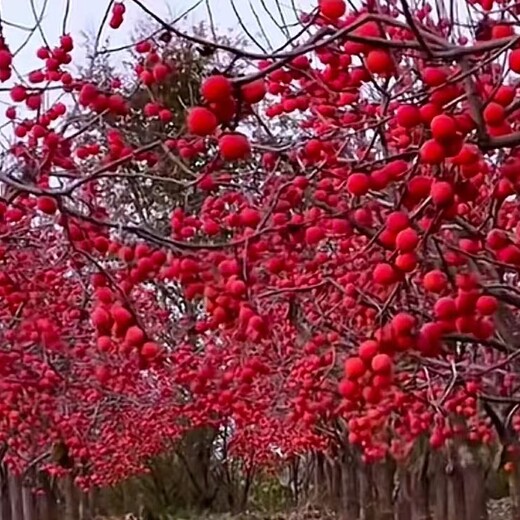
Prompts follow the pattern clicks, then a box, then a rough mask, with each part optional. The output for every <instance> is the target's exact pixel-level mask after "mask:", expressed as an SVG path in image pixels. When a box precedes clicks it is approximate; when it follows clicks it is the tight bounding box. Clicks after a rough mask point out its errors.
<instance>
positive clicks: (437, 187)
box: [430, 181, 453, 206]
mask: <svg viewBox="0 0 520 520" xmlns="http://www.w3.org/2000/svg"><path fill="white" fill-rule="evenodd" d="M430 195H431V197H432V201H433V203H434V204H435V205H436V206H447V205H448V204H451V202H453V187H452V185H451V184H450V183H449V182H445V181H439V182H436V183H434V184H432V187H431V190H430Z"/></svg>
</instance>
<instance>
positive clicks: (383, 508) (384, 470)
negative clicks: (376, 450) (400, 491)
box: [373, 459, 395, 520]
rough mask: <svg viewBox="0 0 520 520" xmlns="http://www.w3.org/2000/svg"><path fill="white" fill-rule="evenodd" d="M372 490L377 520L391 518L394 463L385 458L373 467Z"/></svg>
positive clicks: (390, 519)
mask: <svg viewBox="0 0 520 520" xmlns="http://www.w3.org/2000/svg"><path fill="white" fill-rule="evenodd" d="M373 470H374V471H373V475H374V477H373V481H374V490H375V494H376V498H377V500H376V508H377V515H376V517H377V519H378V520H393V519H394V507H393V501H392V493H393V488H394V472H395V464H394V463H393V461H391V460H389V459H387V460H385V461H384V462H381V463H379V464H377V465H376V466H374V468H373Z"/></svg>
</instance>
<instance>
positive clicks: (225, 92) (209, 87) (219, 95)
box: [200, 75, 233, 103]
mask: <svg viewBox="0 0 520 520" xmlns="http://www.w3.org/2000/svg"><path fill="white" fill-rule="evenodd" d="M200 92H201V94H202V95H203V96H204V98H206V101H208V103H218V102H220V101H225V100H226V99H228V98H229V97H231V94H232V93H233V88H232V85H231V81H229V79H228V78H226V77H225V76H222V75H215V76H210V77H209V78H207V79H206V80H204V82H203V83H202V86H201V88H200Z"/></svg>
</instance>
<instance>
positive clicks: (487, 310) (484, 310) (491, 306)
mask: <svg viewBox="0 0 520 520" xmlns="http://www.w3.org/2000/svg"><path fill="white" fill-rule="evenodd" d="M497 310H498V301H497V299H496V298H495V297H494V296H486V295H485V296H481V297H480V298H479V299H478V300H477V311H478V312H479V313H480V314H482V315H483V316H491V314H494V313H495V312H496V311H497Z"/></svg>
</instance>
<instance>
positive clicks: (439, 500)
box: [429, 452, 448, 520]
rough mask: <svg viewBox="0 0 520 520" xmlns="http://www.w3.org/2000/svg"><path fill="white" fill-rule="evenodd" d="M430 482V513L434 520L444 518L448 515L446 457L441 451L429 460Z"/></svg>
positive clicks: (442, 519) (444, 519)
mask: <svg viewBox="0 0 520 520" xmlns="http://www.w3.org/2000/svg"><path fill="white" fill-rule="evenodd" d="M429 475H430V482H431V484H432V488H433V489H431V490H430V491H431V493H430V496H431V500H432V513H433V518H434V520H446V518H447V515H448V495H447V493H448V490H447V479H446V458H445V457H444V455H443V454H442V452H436V453H434V454H433V455H432V458H431V461H430V472H429Z"/></svg>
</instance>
